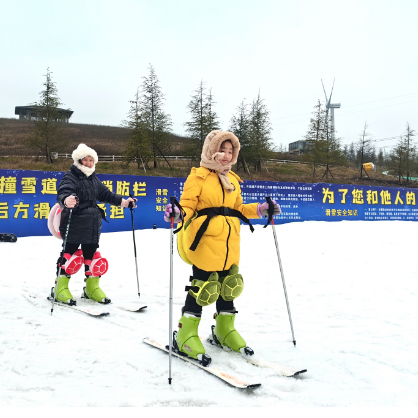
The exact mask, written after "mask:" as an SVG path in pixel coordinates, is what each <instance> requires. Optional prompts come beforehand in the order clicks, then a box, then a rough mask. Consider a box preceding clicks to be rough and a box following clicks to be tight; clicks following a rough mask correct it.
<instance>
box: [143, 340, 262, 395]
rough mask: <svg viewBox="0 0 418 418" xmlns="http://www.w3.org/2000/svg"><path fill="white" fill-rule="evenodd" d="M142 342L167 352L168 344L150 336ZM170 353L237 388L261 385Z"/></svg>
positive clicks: (173, 352)
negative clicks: (165, 344)
mask: <svg viewBox="0 0 418 418" xmlns="http://www.w3.org/2000/svg"><path fill="white" fill-rule="evenodd" d="M142 341H143V342H144V343H146V344H148V345H151V346H152V347H155V348H158V349H160V350H161V351H164V352H165V353H167V354H168V353H169V350H168V346H164V345H163V344H161V343H159V342H158V341H155V340H153V339H151V338H144V339H143V340H142ZM172 354H173V356H174V357H178V358H181V359H182V360H184V361H187V362H188V363H190V364H193V365H194V366H196V367H199V368H200V369H202V370H204V371H206V372H208V373H210V374H212V375H213V376H216V377H217V378H219V379H221V380H223V381H224V382H226V383H228V384H229V385H231V386H233V387H235V388H238V389H251V388H256V387H259V386H261V383H253V384H249V383H247V382H245V381H244V380H243V379H241V378H237V377H235V376H232V375H230V374H229V373H226V372H223V371H222V370H219V369H216V368H215V367H212V366H207V367H204V366H202V365H201V364H199V363H198V362H197V361H195V360H193V359H191V358H189V357H185V356H181V355H179V354H177V353H176V352H175V351H172Z"/></svg>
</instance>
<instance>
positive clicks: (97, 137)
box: [0, 118, 418, 187]
mask: <svg viewBox="0 0 418 418" xmlns="http://www.w3.org/2000/svg"><path fill="white" fill-rule="evenodd" d="M32 126H33V123H32V122H27V121H21V120H18V119H5V118H0V168H1V169H25V170H41V171H43V170H46V171H67V170H68V168H69V166H70V165H71V162H72V160H70V159H61V158H60V159H58V160H54V162H53V164H52V165H48V164H46V163H45V160H44V159H43V158H30V157H29V156H33V155H36V154H37V153H36V152H35V151H34V150H31V149H29V148H27V146H26V145H25V142H24V139H25V137H26V136H27V135H28V134H29V132H30V130H31V127H32ZM66 130H67V134H68V137H69V139H70V142H69V144H68V146H67V147H65V148H64V149H63V150H62V153H68V154H71V153H72V151H73V150H74V149H75V148H77V146H78V144H79V143H80V142H84V143H86V144H87V145H89V146H90V147H92V148H94V149H95V150H96V151H97V153H98V155H99V156H102V155H122V154H123V148H124V141H125V140H126V138H127V137H128V135H129V130H128V129H126V128H122V127H117V126H104V125H87V124H76V123H74V124H73V123H69V124H68V126H66ZM185 139H186V138H184V137H181V136H177V135H173V136H172V140H173V143H174V146H173V148H174V151H173V152H172V154H173V155H176V153H177V154H178V153H179V152H181V151H180V147H181V145H182V144H183V143H184V141H185ZM176 150H177V151H176ZM5 156H13V157H5ZM276 158H278V159H279V158H280V159H286V160H289V159H297V158H298V157H295V156H290V155H287V154H279V153H277V155H276ZM170 165H171V167H172V168H170V167H169V166H168V165H167V163H166V162H165V161H164V160H163V159H161V160H160V161H159V166H158V168H157V169H156V170H154V169H148V170H147V172H146V173H145V172H144V169H143V167H142V166H140V167H138V166H137V164H135V163H131V164H129V165H127V164H126V163H124V162H122V161H115V162H99V163H98V164H97V167H96V171H97V172H98V173H109V174H129V175H150V176H166V177H186V176H187V175H188V174H189V172H190V168H191V167H192V166H193V165H196V162H192V161H184V160H183V161H181V160H179V161H175V160H170ZM233 170H236V167H233ZM267 170H268V172H267ZM331 170H332V173H333V176H334V178H332V177H329V178H328V179H326V178H325V177H324V178H321V177H322V175H323V172H324V168H322V167H319V168H317V172H318V176H319V177H315V178H313V177H312V176H311V173H312V169H311V168H310V167H309V166H308V165H307V164H296V163H278V162H268V163H267V169H265V167H263V170H262V171H261V172H260V173H255V172H254V171H253V170H252V169H251V168H250V173H251V174H247V173H244V172H242V171H238V174H239V175H240V176H241V178H242V179H243V180H265V181H286V182H302V183H318V182H325V183H327V182H329V183H341V184H363V185H375V186H388V185H389V186H392V187H397V186H399V184H398V181H397V179H395V178H393V177H389V176H385V175H383V174H382V172H383V171H385V170H386V168H385V167H382V168H378V169H377V172H371V173H369V175H370V179H369V178H366V179H364V178H363V179H360V178H359V170H358V169H357V168H355V167H350V166H347V167H335V168H332V169H331ZM402 186H404V187H405V185H404V184H403V185H402ZM407 187H418V184H417V183H416V182H410V183H409V184H408V185H407Z"/></svg>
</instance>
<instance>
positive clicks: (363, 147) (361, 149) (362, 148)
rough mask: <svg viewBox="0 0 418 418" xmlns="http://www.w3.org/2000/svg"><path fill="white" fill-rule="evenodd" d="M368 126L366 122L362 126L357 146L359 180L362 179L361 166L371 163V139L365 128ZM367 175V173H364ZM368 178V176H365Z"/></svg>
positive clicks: (362, 169)
mask: <svg viewBox="0 0 418 418" xmlns="http://www.w3.org/2000/svg"><path fill="white" fill-rule="evenodd" d="M368 127H369V125H367V122H366V123H365V124H364V128H363V132H362V133H361V134H360V139H359V141H358V144H357V164H358V165H359V169H360V178H363V171H365V170H364V168H363V164H364V163H365V162H373V161H372V160H371V158H372V155H373V149H374V147H373V146H372V145H371V137H370V134H369V133H368V132H366V131H367V128H368ZM365 173H366V174H367V172H366V171H365ZM367 176H368V174H367Z"/></svg>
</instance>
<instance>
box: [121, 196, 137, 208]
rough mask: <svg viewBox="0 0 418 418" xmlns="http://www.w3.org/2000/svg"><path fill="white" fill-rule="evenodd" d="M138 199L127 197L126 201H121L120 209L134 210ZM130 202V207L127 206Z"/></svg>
mask: <svg viewBox="0 0 418 418" xmlns="http://www.w3.org/2000/svg"><path fill="white" fill-rule="evenodd" d="M137 200H138V199H135V198H132V197H128V198H127V199H122V203H121V204H120V206H121V207H122V208H129V207H131V208H136V207H137V206H136V202H137ZM131 202H132V206H129V204H130V203H131Z"/></svg>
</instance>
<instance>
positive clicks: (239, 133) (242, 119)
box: [229, 100, 251, 174]
mask: <svg viewBox="0 0 418 418" xmlns="http://www.w3.org/2000/svg"><path fill="white" fill-rule="evenodd" d="M229 130H230V131H231V132H232V133H233V134H234V135H235V136H236V137H237V138H238V139H239V142H240V145H241V150H240V153H239V157H238V158H239V160H238V162H237V171H238V169H239V163H240V162H241V164H242V167H243V169H244V171H245V172H246V173H248V174H250V171H249V168H248V164H247V161H246V158H247V155H248V156H249V154H250V152H251V143H250V116H249V111H248V105H247V104H245V101H244V100H243V101H242V102H241V104H240V105H239V106H238V108H237V113H236V114H235V115H234V116H232V118H231V122H230V128H229Z"/></svg>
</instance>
